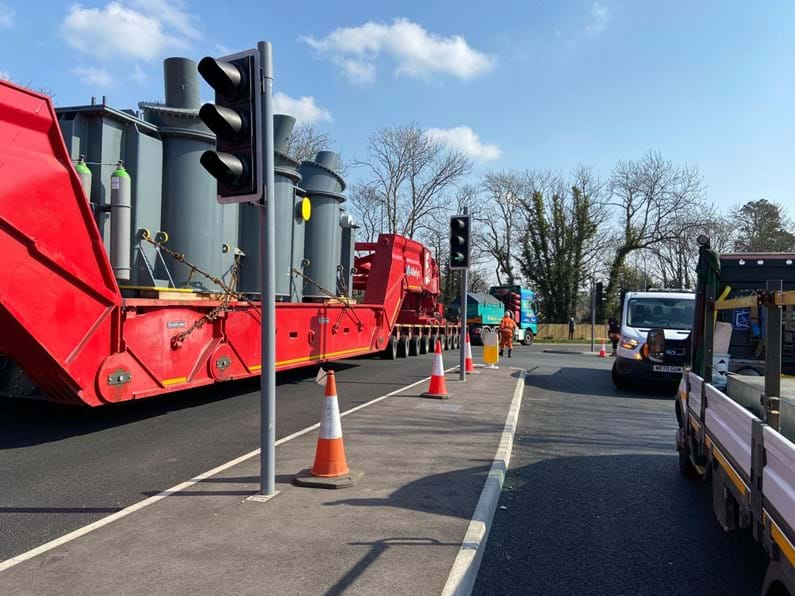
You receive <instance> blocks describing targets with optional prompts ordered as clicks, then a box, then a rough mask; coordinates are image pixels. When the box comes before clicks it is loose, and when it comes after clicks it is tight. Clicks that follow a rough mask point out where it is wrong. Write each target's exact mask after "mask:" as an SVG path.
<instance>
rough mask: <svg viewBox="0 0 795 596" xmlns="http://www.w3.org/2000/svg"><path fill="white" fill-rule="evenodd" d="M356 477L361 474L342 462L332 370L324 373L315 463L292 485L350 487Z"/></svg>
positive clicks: (342, 446)
mask: <svg viewBox="0 0 795 596" xmlns="http://www.w3.org/2000/svg"><path fill="white" fill-rule="evenodd" d="M359 477H361V474H353V473H351V470H350V468H348V462H347V461H346V460H345V445H344V444H343V441H342V423H341V421H340V408H339V403H338V401H337V381H336V378H335V377H334V371H333V370H330V371H328V373H326V395H325V397H324V398H323V417H322V418H321V420H320V435H319V436H318V439H317V447H316V448H315V462H314V463H313V464H312V469H311V470H309V473H308V474H306V473H303V474H302V475H299V476H297V477H296V478H295V483H296V484H297V485H299V486H310V487H315V488H344V487H346V486H353V484H354V482H355V480H357V479H358V478H359Z"/></svg>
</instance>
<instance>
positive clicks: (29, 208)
mask: <svg viewBox="0 0 795 596" xmlns="http://www.w3.org/2000/svg"><path fill="white" fill-rule="evenodd" d="M356 249H357V252H359V253H360V254H359V256H357V259H356V263H355V266H356V274H355V277H354V288H355V289H356V290H358V291H360V292H363V299H362V301H361V303H352V302H347V301H340V300H333V299H332V300H329V301H326V302H322V303H318V302H312V303H309V302H305V303H279V304H278V305H277V309H276V330H275V332H276V354H277V362H276V366H277V370H285V369H289V368H296V367H300V366H307V365H311V364H317V363H321V362H326V361H329V360H335V359H340V358H348V357H351V356H360V355H364V354H372V353H378V352H381V353H382V354H383V355H384V356H385V357H387V358H395V357H400V356H409V355H416V354H420V353H424V352H427V351H429V350H430V349H431V346H432V345H433V343H434V340H435V339H436V338H437V337H439V338H440V339H441V340H442V343H443V345H444V347H445V348H451V347H454V346H455V345H456V344H457V341H458V340H457V338H458V329H457V325H454V324H451V323H448V322H446V321H445V320H444V319H443V317H442V315H441V313H442V309H441V305H440V304H439V300H438V299H439V268H438V266H437V264H436V262H435V261H434V260H433V259H432V258H431V255H430V252H429V251H428V249H427V248H425V247H424V246H423V245H422V244H420V243H418V242H415V241H413V240H409V239H407V238H403V237H401V236H397V235H393V234H381V235H380V236H379V238H378V241H377V242H373V243H358V244H357V245H356ZM219 304H220V301H219V300H217V299H211V298H208V299H199V300H197V299H192V300H186V299H180V298H176V299H173V300H171V299H169V300H164V299H160V298H159V299H153V298H124V297H123V296H122V294H121V291H120V289H119V286H118V284H117V282H116V279H115V278H114V275H113V270H112V268H111V265H110V262H109V260H108V255H107V254H106V251H105V247H104V245H103V242H102V238H101V236H100V233H99V229H98V228H97V225H96V223H95V219H94V216H93V213H92V210H91V207H90V205H89V202H88V200H87V198H86V196H85V193H84V192H83V189H82V186H81V184H80V180H79V178H78V176H77V173H76V172H75V170H74V168H73V166H72V163H71V160H70V157H69V154H68V153H67V150H66V147H65V145H64V142H63V138H62V136H61V131H60V128H59V126H58V122H57V119H56V116H55V112H54V110H53V106H52V104H51V102H50V100H49V99H48V98H46V97H44V96H42V95H39V94H37V93H34V92H32V91H29V90H27V89H23V88H21V87H16V86H14V85H12V84H10V83H7V82H4V81H0V354H3V355H5V356H6V357H7V358H10V359H11V360H13V361H14V362H15V363H16V364H17V365H19V367H20V368H21V369H22V370H23V371H24V372H25V374H26V375H27V376H28V377H29V378H30V379H31V380H32V381H33V382H34V383H35V384H36V386H37V387H39V388H40V389H41V390H42V391H43V395H42V397H45V398H47V399H51V400H55V401H60V402H64V403H71V404H86V405H90V406H99V405H103V404H107V403H115V402H122V401H128V400H133V399H140V398H144V397H151V396H156V395H162V394H164V393H169V392H173V391H179V390H184V389H188V388H192V387H198V386H201V385H208V384H211V383H214V382H218V381H226V380H232V379H242V378H246V377H252V376H256V375H258V374H259V369H260V312H259V306H258V303H252V302H248V301H233V302H230V303H229V304H228V309H227V310H222V311H221V312H220V313H219V315H218V317H217V318H215V319H213V320H208V321H206V324H204V325H202V326H200V327H198V328H197V329H196V330H195V331H193V332H192V333H190V334H189V335H188V336H187V337H185V338H184V339H183V340H182V341H175V337H177V336H178V334H179V333H181V332H183V331H184V330H185V329H190V328H191V327H192V326H193V325H194V323H195V322H196V321H198V320H200V319H202V318H204V317H206V316H207V315H208V314H209V313H210V312H211V311H212V310H213V309H214V308H216V307H217V306H219Z"/></svg>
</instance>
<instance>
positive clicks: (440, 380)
mask: <svg viewBox="0 0 795 596" xmlns="http://www.w3.org/2000/svg"><path fill="white" fill-rule="evenodd" d="M422 397H435V398H436V399H447V398H448V397H450V394H449V393H447V383H445V381H444V362H443V361H442V342H441V341H440V340H438V339H437V340H436V350H435V351H434V355H433V371H432V372H431V384H430V386H429V387H428V391H426V392H425V393H423V394H422Z"/></svg>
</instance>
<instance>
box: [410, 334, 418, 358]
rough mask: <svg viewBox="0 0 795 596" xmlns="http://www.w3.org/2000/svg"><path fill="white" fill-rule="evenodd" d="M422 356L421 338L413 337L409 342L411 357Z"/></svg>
mask: <svg viewBox="0 0 795 596" xmlns="http://www.w3.org/2000/svg"><path fill="white" fill-rule="evenodd" d="M419 355H420V337H419V335H412V336H411V339H410V340H409V356H419Z"/></svg>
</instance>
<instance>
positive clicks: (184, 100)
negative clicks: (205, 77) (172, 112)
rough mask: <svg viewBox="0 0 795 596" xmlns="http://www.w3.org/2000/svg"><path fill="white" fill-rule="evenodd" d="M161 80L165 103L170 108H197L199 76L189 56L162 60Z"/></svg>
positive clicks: (199, 101)
mask: <svg viewBox="0 0 795 596" xmlns="http://www.w3.org/2000/svg"><path fill="white" fill-rule="evenodd" d="M163 80H164V81H165V85H166V105H167V106H169V107H172V108H188V109H190V108H198V107H200V105H201V99H200V96H199V77H197V76H196V63H195V62H194V61H193V60H191V59H189V58H166V59H165V60H164V61H163Z"/></svg>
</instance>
